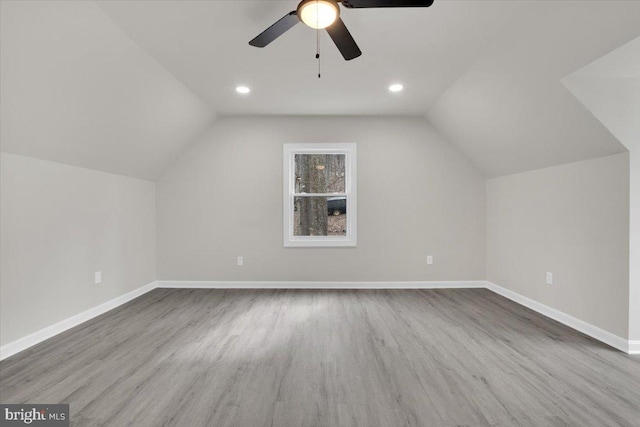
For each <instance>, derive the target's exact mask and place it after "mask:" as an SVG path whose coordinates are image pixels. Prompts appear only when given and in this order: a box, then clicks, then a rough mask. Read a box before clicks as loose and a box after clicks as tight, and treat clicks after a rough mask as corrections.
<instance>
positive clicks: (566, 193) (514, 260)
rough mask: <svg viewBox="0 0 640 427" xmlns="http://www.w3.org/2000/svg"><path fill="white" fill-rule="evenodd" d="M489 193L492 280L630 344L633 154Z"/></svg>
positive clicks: (503, 184)
mask: <svg viewBox="0 0 640 427" xmlns="http://www.w3.org/2000/svg"><path fill="white" fill-rule="evenodd" d="M486 194H487V278H488V280H489V281H491V282H493V283H496V284H498V285H500V286H503V287H505V288H507V289H510V290H512V291H514V292H517V293H519V294H521V295H524V296H526V297H529V298H532V299H534V300H536V301H538V302H541V303H543V304H546V305H548V306H550V307H553V308H555V309H558V310H560V311H562V312H564V313H567V314H569V315H572V316H574V317H576V318H578V319H581V320H583V321H586V322H588V323H591V324H592V325H595V326H598V327H600V328H602V329H604V330H606V331H609V332H611V333H614V334H616V335H618V336H620V337H623V338H627V337H628V332H629V317H628V316H629V311H628V307H629V303H628V301H629V155H628V153H623V154H617V155H614V156H609V157H603V158H599V159H594V160H588V161H583V162H577V163H570V164H566V165H562V166H556V167H552V168H547V169H540V170H536V171H532V172H525V173H520V174H516V175H509V176H504V177H500V178H494V179H490V180H488V181H487V193H486ZM547 271H549V272H552V273H553V274H554V284H553V285H547V284H546V282H545V274H546V272H547Z"/></svg>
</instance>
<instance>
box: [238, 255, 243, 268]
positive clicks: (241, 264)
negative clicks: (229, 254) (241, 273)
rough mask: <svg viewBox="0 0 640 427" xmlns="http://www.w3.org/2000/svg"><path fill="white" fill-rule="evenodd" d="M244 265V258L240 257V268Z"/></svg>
mask: <svg viewBox="0 0 640 427" xmlns="http://www.w3.org/2000/svg"><path fill="white" fill-rule="evenodd" d="M243 265H244V257H243V256H239V257H238V266H240V267H242V266H243Z"/></svg>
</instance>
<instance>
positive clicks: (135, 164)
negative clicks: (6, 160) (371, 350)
mask: <svg viewBox="0 0 640 427" xmlns="http://www.w3.org/2000/svg"><path fill="white" fill-rule="evenodd" d="M295 6H296V1H295V0H294V1H264V0H262V1H201V0H198V1H189V0H183V1H180V0H158V1H155V0H140V1H96V2H91V1H69V2H66V1H50V2H43V1H6V0H2V2H1V10H0V12H1V19H2V21H1V29H0V30H1V33H0V36H1V45H0V53H1V57H0V60H1V63H0V67H1V68H0V77H1V78H0V83H1V87H0V89H1V92H0V113H1V121H2V127H1V134H0V137H1V142H2V150H3V151H9V152H14V153H17V154H25V155H30V156H33V157H39V158H44V159H50V160H54V161H60V162H63V163H70V164H76V165H79V166H84V167H89V168H93V169H98V170H105V171H109V172H115V173H120V174H124V175H129V176H134V177H140V178H145V179H151V180H154V179H156V178H157V177H158V176H159V175H160V174H161V173H162V171H163V170H164V169H165V168H166V167H167V166H168V165H169V164H171V162H172V161H173V159H175V157H176V156H178V155H179V153H180V152H181V151H182V150H184V149H185V148H186V147H188V146H189V144H190V142H191V141H192V140H193V139H194V138H195V137H196V136H197V135H198V134H200V133H201V132H202V131H203V130H204V129H205V128H206V127H208V126H209V125H210V124H211V123H212V122H214V120H215V117H216V116H217V115H257V114H278V115H412V116H423V117H425V118H426V119H427V120H429V121H430V122H431V123H432V124H433V125H434V126H435V127H436V128H437V129H438V130H439V131H440V132H441V133H442V134H443V135H444V136H446V137H447V139H449V140H450V141H451V143H452V144H454V145H456V146H457V147H458V149H459V150H460V151H461V152H462V153H463V154H464V155H466V156H467V157H469V158H470V159H471V160H472V161H473V162H474V163H475V164H476V165H478V166H479V167H480V168H481V169H482V170H483V171H484V172H485V174H486V175H487V176H496V175H502V174H507V173H513V172H519V171H524V170H529V169H535V168H540V167H545V166H550V165H554V164H560V163H565V162H569V161H575V160H581V159H586V158H592V157H597V156H602V155H607V154H613V153H617V152H621V151H623V150H624V147H623V146H622V145H621V144H620V143H619V142H618V141H617V140H616V138H615V137H614V136H613V135H612V134H611V133H610V132H609V131H608V130H607V129H606V128H605V127H604V126H603V125H602V124H601V123H600V122H599V121H598V120H596V119H595V118H594V117H593V116H592V115H591V114H590V113H589V112H588V111H587V110H586V109H585V108H584V106H583V105H582V104H581V103H580V102H578V101H577V100H576V99H575V98H574V97H573V96H572V95H571V93H570V92H569V91H568V90H567V89H566V87H565V86H564V85H563V84H562V82H561V80H562V79H563V78H564V77H565V76H567V75H569V74H571V73H573V72H574V71H576V70H577V69H580V68H582V67H583V66H585V65H586V64H588V63H590V62H592V61H594V60H596V59H597V58H599V57H601V56H603V55H605V54H606V53H608V52H610V51H612V50H613V49H615V48H617V47H619V46H621V45H622V44H624V43H626V42H628V41H630V40H632V39H634V38H636V37H638V36H640V2H635V1H607V0H603V1H553V2H550V1H549V2H539V1H531V2H529V1H507V0H504V1H478V0H469V1H464V0H463V1H460V0H450V1H447V0H436V2H435V4H434V5H433V6H432V7H430V8H427V9H370V10H346V9H343V13H342V17H343V20H344V21H345V23H346V24H347V25H348V27H349V29H350V30H351V33H352V34H353V36H354V37H355V39H356V41H357V42H358V44H359V45H360V48H361V49H362V51H363V55H362V57H360V58H357V59H355V60H353V61H349V62H345V61H344V60H343V59H342V57H341V56H340V54H339V53H338V51H337V50H336V49H335V47H334V46H333V45H332V43H331V41H330V39H329V38H328V36H327V35H326V34H324V33H321V34H320V36H321V37H320V43H321V59H322V78H321V79H318V78H317V76H316V74H317V61H316V59H315V53H316V32H315V31H314V30H312V29H310V28H308V27H305V26H304V25H298V26H296V27H294V28H293V29H292V30H291V31H289V32H288V33H286V34H285V35H284V36H282V37H281V38H279V39H278V40H276V41H275V42H274V43H273V44H271V45H269V46H267V47H266V48H264V49H257V48H254V47H251V46H249V45H248V43H247V42H248V41H249V40H250V39H251V38H253V37H254V36H255V35H257V34H258V33H259V32H260V31H262V30H263V29H265V28H266V27H267V26H269V25H270V24H271V23H273V22H274V21H276V20H277V19H279V18H281V17H282V16H284V15H285V14H286V13H288V12H289V11H291V10H293V9H295ZM392 82H402V83H403V84H404V86H405V91H404V92H402V93H400V94H390V93H389V92H388V91H387V87H388V85H389V84H390V83H392ZM238 84H246V85H249V86H251V88H252V93H251V95H250V96H245V97H240V96H238V95H237V94H236V93H235V91H234V88H235V87H236V85H238Z"/></svg>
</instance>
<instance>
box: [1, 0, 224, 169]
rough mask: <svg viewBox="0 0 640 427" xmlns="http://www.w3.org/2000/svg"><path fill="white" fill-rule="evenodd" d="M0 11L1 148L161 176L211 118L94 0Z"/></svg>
mask: <svg viewBox="0 0 640 427" xmlns="http://www.w3.org/2000/svg"><path fill="white" fill-rule="evenodd" d="M0 12H1V19H2V20H1V22H0V24H1V25H0V27H1V33H0V39H1V45H0V52H1V57H0V65H1V70H0V71H1V72H0V76H1V79H0V93H1V94H2V96H1V97H0V111H1V116H0V120H1V122H2V126H1V134H0V140H1V141H2V151H6V152H10V153H15V154H22V155H27V156H31V157H36V158H41V159H45V160H52V161H58V162H61V163H67V164H72V165H77V166H83V167H87V168H91V169H96V170H101V171H106V172H112V173H117V174H122V175H127V176H131V177H136V178H143V179H148V180H155V179H156V178H157V177H158V176H159V174H160V173H161V172H162V171H163V170H164V168H165V167H166V166H167V165H168V164H169V163H170V162H172V161H173V160H174V159H175V157H176V156H177V155H178V153H179V152H181V150H182V149H183V148H184V147H185V145H186V144H188V143H189V142H190V141H191V140H192V139H193V138H194V137H195V136H196V135H197V134H199V133H200V132H201V131H202V130H203V129H204V128H205V127H207V126H208V125H209V123H210V122H211V121H212V119H213V118H214V113H213V111H212V110H211V109H210V108H209V107H208V106H207V105H206V104H205V103H204V102H202V101H201V100H200V99H199V97H198V96H196V95H195V94H193V93H192V92H191V91H190V90H189V89H187V88H186V87H185V86H184V85H183V84H182V83H181V82H180V81H178V80H177V79H176V78H175V77H174V76H173V75H171V74H170V73H169V72H168V71H167V70H166V69H164V68H163V67H162V66H160V65H159V64H158V63H157V62H155V61H154V60H153V59H152V58H151V57H149V55H148V54H147V53H146V52H145V51H143V50H142V49H141V48H140V47H139V46H138V45H136V44H135V43H134V42H133V41H132V40H131V39H130V38H129V37H127V36H126V35H125V34H124V33H123V32H122V31H121V30H120V29H119V28H118V27H117V26H116V25H115V24H114V23H113V22H112V21H111V20H110V19H109V18H108V17H107V16H106V15H105V14H104V13H102V12H101V11H100V10H99V9H98V8H97V7H96V6H95V5H94V4H93V3H89V2H76V1H69V2H65V1H54V2H45V1H34V2H18V1H3V2H2V3H1V10H0Z"/></svg>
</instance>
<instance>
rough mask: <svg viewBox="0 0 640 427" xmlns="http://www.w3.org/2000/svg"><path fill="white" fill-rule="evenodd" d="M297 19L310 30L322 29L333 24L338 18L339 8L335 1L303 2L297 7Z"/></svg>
mask: <svg viewBox="0 0 640 427" xmlns="http://www.w3.org/2000/svg"><path fill="white" fill-rule="evenodd" d="M297 12H298V17H299V18H300V20H301V21H302V22H304V23H305V24H306V25H308V26H309V27H311V28H315V29H320V30H321V29H323V28H327V27H328V26H330V25H331V24H333V23H334V22H335V21H336V19H338V17H339V16H340V7H339V6H338V3H337V2H336V1H335V0H303V1H302V2H301V3H300V4H299V5H298V11H297Z"/></svg>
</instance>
